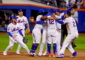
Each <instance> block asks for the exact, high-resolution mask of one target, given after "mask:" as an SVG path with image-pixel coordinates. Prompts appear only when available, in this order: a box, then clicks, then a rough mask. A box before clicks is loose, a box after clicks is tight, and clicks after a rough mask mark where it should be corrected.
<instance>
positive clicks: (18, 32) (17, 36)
mask: <svg viewBox="0 0 85 60" xmlns="http://www.w3.org/2000/svg"><path fill="white" fill-rule="evenodd" d="M11 20H12V22H11V23H10V24H9V25H8V27H7V32H8V35H9V45H8V46H7V48H6V49H5V51H4V52H3V55H7V51H8V50H9V49H10V48H12V46H13V45H14V44H15V43H18V44H19V45H20V46H22V47H23V48H25V49H26V51H27V53H28V54H29V49H28V47H27V46H26V45H25V44H24V43H23V33H22V27H20V25H19V24H18V23H17V17H16V16H11Z"/></svg>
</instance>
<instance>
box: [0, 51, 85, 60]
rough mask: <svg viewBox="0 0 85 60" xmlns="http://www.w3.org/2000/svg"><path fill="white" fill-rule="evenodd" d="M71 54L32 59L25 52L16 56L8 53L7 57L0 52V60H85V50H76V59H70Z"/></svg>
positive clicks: (13, 53)
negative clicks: (61, 56) (62, 56)
mask: <svg viewBox="0 0 85 60" xmlns="http://www.w3.org/2000/svg"><path fill="white" fill-rule="evenodd" d="M70 56H71V54H70V53H69V52H68V51H66V53H65V58H53V57H47V56H42V57H38V56H37V57H32V56H29V55H28V54H27V53H26V52H21V54H20V55H16V54H15V52H9V53H8V55H7V56H3V55H2V52H0V60H71V59H72V60H85V50H78V56H77V57H74V58H72V57H70Z"/></svg>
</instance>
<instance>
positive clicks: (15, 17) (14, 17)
mask: <svg viewBox="0 0 85 60" xmlns="http://www.w3.org/2000/svg"><path fill="white" fill-rule="evenodd" d="M17 18H18V17H17V16H11V17H10V19H11V20H12V19H17Z"/></svg>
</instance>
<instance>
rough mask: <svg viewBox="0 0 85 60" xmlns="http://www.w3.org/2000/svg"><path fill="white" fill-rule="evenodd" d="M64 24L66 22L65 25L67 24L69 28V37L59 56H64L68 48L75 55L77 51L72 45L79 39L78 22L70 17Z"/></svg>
mask: <svg viewBox="0 0 85 60" xmlns="http://www.w3.org/2000/svg"><path fill="white" fill-rule="evenodd" d="M63 22H64V24H67V25H66V27H67V31H68V35H67V37H66V39H65V41H64V42H63V46H62V48H61V50H60V52H59V54H64V51H65V49H66V47H68V49H69V50H70V51H71V53H74V52H75V51H74V49H73V48H72V46H71V44H70V43H71V41H72V40H73V39H75V38H77V37H78V30H77V25H76V22H75V20H74V18H73V17H68V18H66V19H65V20H64V21H63Z"/></svg>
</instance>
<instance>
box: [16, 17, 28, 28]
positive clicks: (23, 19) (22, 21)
mask: <svg viewBox="0 0 85 60" xmlns="http://www.w3.org/2000/svg"><path fill="white" fill-rule="evenodd" d="M17 17H18V19H17V22H18V24H19V25H20V26H21V27H22V29H25V24H28V20H27V17H25V16H22V17H19V16H17Z"/></svg>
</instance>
